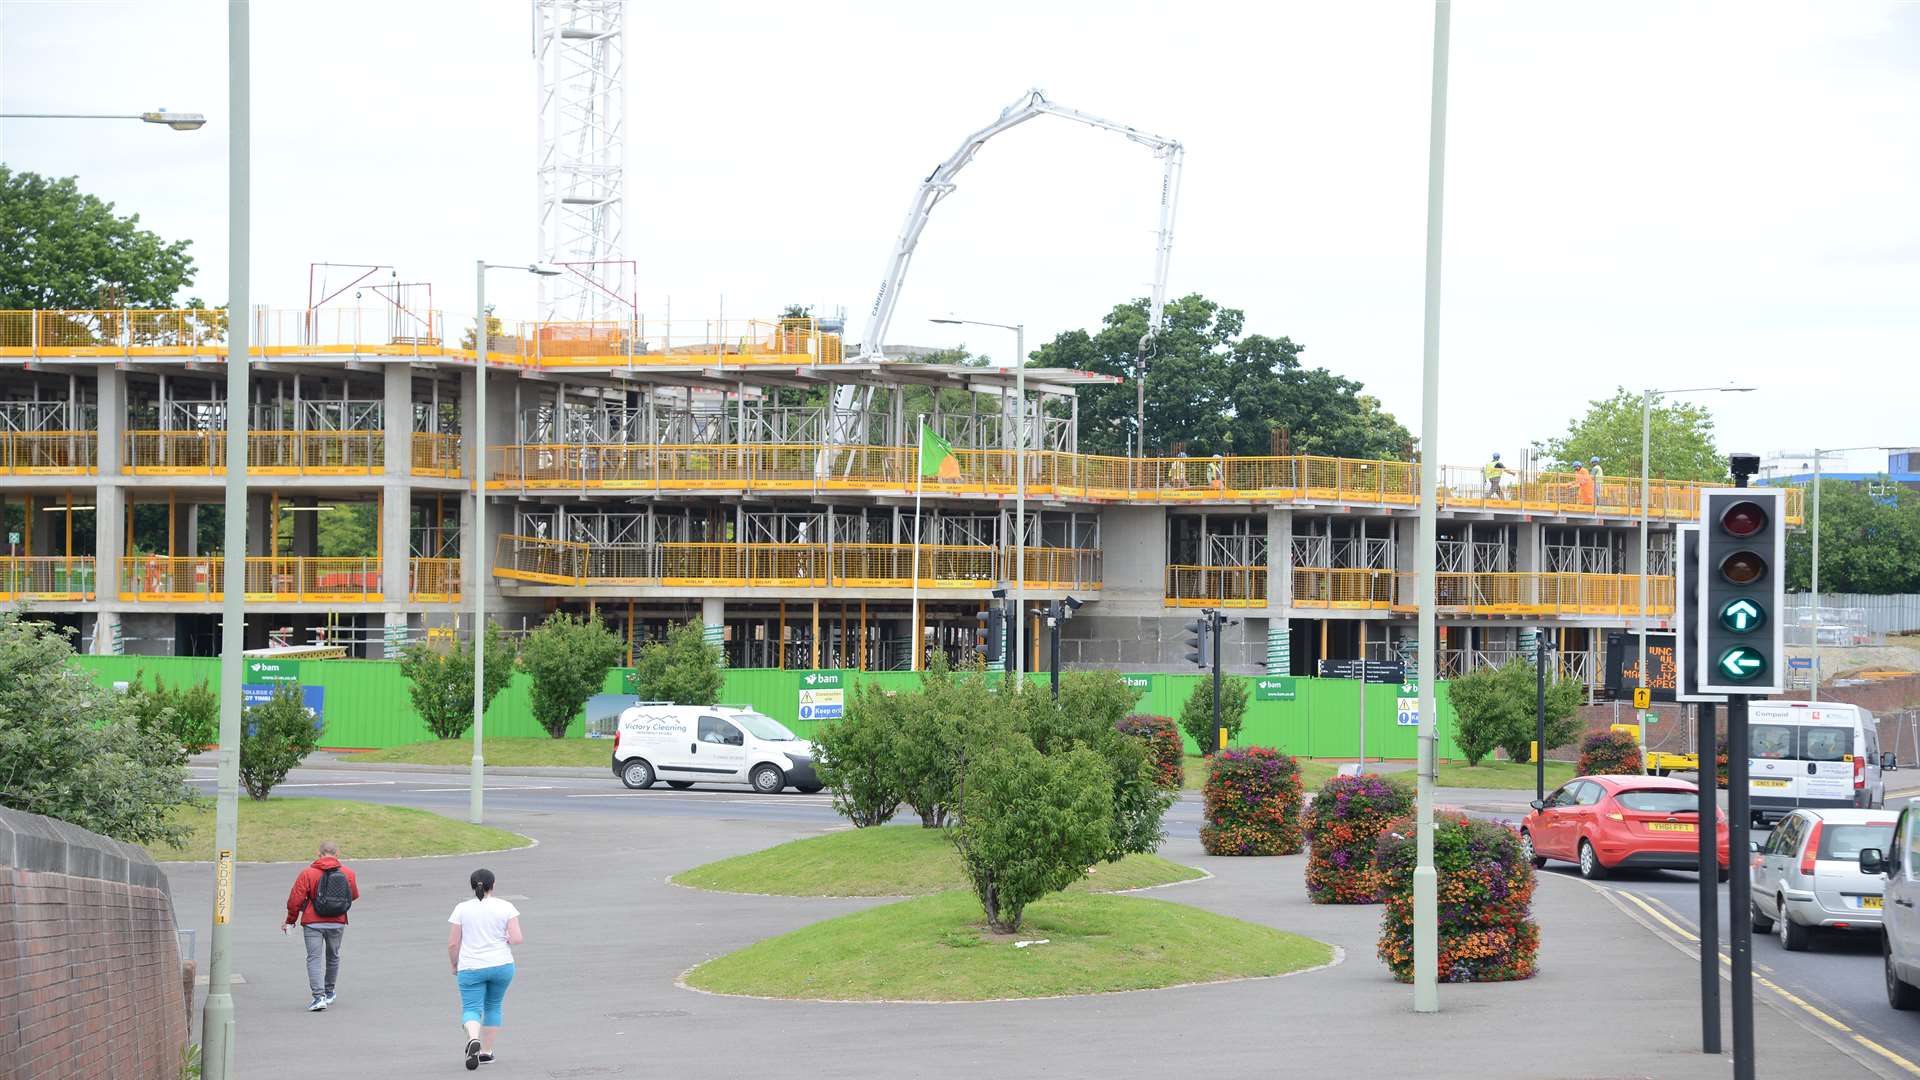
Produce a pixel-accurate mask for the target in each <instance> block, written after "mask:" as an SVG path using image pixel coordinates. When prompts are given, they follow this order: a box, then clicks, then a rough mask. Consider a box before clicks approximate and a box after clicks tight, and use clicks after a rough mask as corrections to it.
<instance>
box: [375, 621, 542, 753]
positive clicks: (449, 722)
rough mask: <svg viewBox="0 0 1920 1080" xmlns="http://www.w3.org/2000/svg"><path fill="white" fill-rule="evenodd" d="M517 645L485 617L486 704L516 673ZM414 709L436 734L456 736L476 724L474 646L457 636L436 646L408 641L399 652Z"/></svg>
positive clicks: (463, 733)
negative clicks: (446, 644) (450, 642)
mask: <svg viewBox="0 0 1920 1080" xmlns="http://www.w3.org/2000/svg"><path fill="white" fill-rule="evenodd" d="M514 652H515V650H514V645H513V642H512V640H510V639H509V638H508V637H507V636H506V635H505V634H504V633H502V632H501V630H500V627H499V625H498V624H497V623H494V622H493V621H491V620H489V621H488V622H487V668H486V673H485V676H484V677H485V679H486V684H487V685H486V687H485V688H484V689H485V691H486V695H487V707H488V708H492V707H493V699H494V698H497V697H499V696H500V691H502V690H505V689H506V688H507V683H508V682H510V681H511V680H512V679H513V664H514ZM400 674H402V675H404V676H406V679H407V694H408V696H409V697H410V698H411V699H412V700H413V711H414V712H417V713H419V714H420V719H421V720H422V721H424V722H425V723H426V725H427V730H428V731H431V732H433V737H434V738H436V739H457V738H459V737H460V736H462V735H465V734H466V733H467V729H468V728H469V727H472V726H473V646H472V645H470V644H467V643H466V642H455V643H454V645H453V646H452V647H451V648H445V649H442V648H436V647H434V646H433V645H431V644H429V643H427V642H420V643H417V644H415V645H412V646H409V647H408V648H407V650H406V652H405V653H403V654H402V655H401V657H400Z"/></svg>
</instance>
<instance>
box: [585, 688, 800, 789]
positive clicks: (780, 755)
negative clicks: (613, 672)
mask: <svg viewBox="0 0 1920 1080" xmlns="http://www.w3.org/2000/svg"><path fill="white" fill-rule="evenodd" d="M613 775H615V776H617V777H619V778H620V782H621V783H623V784H625V785H627V786H628V787H630V788H635V789H639V788H650V787H652V786H653V782H654V781H655V780H665V781H666V782H667V786H668V787H670V788H689V787H692V786H693V785H694V784H696V783H699V784H750V785H752V786H753V790H755V791H758V792H760V793H761V794H763V795H773V794H776V793H778V792H779V791H780V790H781V789H782V788H786V787H795V788H798V789H800V790H801V791H804V792H807V793H809V794H811V793H813V792H816V791H819V790H820V787H821V785H820V778H819V777H818V776H817V775H815V773H814V771H813V744H812V743H810V742H808V741H807V740H805V739H802V738H801V737H799V736H798V735H795V734H794V733H793V732H791V731H788V730H787V728H786V726H785V725H783V724H781V723H780V722H779V721H778V720H775V719H773V718H772V717H770V716H767V715H765V714H763V713H757V712H754V711H753V710H752V709H748V708H742V707H740V706H736V705H656V704H651V703H641V704H636V705H632V706H629V707H628V708H626V709H625V710H623V711H622V712H621V713H620V724H619V727H618V728H617V729H616V730H615V732H614V736H613Z"/></svg>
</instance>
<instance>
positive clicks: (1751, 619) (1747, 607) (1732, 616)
mask: <svg viewBox="0 0 1920 1080" xmlns="http://www.w3.org/2000/svg"><path fill="white" fill-rule="evenodd" d="M1766 621H1767V613H1766V612H1765V611H1764V610H1762V609H1761V607H1760V605H1759V604H1756V603H1754V602H1753V601H1751V600H1749V599H1747V598H1746V597H1744V596H1742V597H1740V598H1738V599H1736V600H1733V601H1731V602H1729V603H1728V604H1727V605H1726V606H1725V607H1723V608H1721V609H1720V625H1721V626H1724V627H1726V628H1727V629H1729V630H1731V631H1733V632H1734V633H1736V634H1745V633H1748V632H1749V631H1752V630H1757V629H1759V628H1760V625H1761V624H1762V623H1764V622H1766Z"/></svg>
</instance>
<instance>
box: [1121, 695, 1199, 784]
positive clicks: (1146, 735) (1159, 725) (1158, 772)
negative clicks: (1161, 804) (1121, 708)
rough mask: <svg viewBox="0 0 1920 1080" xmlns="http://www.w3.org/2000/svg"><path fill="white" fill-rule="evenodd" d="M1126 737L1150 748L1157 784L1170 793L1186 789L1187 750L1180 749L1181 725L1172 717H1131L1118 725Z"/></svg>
mask: <svg viewBox="0 0 1920 1080" xmlns="http://www.w3.org/2000/svg"><path fill="white" fill-rule="evenodd" d="M1114 728H1115V729H1116V730H1118V731H1119V732H1120V734H1122V735H1132V736H1133V737H1135V738H1137V739H1143V740H1145V741H1146V744H1147V757H1148V758H1149V760H1150V761H1151V762H1152V765H1153V782H1154V783H1155V784H1158V785H1159V786H1160V787H1163V788H1166V789H1167V790H1169V791H1178V790H1180V788H1182V787H1183V786H1185V784H1186V779H1187V774H1186V749H1185V748H1184V747H1183V746H1181V745H1180V725H1178V724H1177V723H1175V722H1174V719H1173V717H1171V716H1153V715H1150V714H1147V713H1131V714H1129V715H1127V716H1123V717H1121V718H1120V719H1119V721H1118V722H1116V723H1115V724H1114Z"/></svg>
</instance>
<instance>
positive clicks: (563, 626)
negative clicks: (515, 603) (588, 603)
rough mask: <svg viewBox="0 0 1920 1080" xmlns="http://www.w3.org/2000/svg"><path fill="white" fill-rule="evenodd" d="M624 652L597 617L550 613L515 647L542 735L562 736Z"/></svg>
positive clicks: (622, 646) (598, 689)
mask: <svg viewBox="0 0 1920 1080" xmlns="http://www.w3.org/2000/svg"><path fill="white" fill-rule="evenodd" d="M625 652H626V645H625V643H624V642H622V641H621V640H620V639H619V638H617V637H615V636H614V635H613V633H612V632H611V631H609V630H608V629H607V627H606V624H605V623H603V622H601V621H600V617H599V616H598V615H595V616H593V617H592V618H587V619H583V618H580V617H578V616H575V615H570V614H568V613H566V612H564V611H556V612H554V613H553V614H552V615H549V616H547V621H546V622H543V623H541V624H540V627H539V629H537V630H535V631H534V632H533V633H531V634H528V635H527V640H526V641H525V642H524V643H523V644H522V645H521V646H520V663H521V665H522V666H523V667H525V668H526V669H527V673H528V674H530V675H532V676H533V693H532V699H533V700H532V704H533V718H534V719H535V720H537V721H539V722H540V726H541V727H543V728H545V729H546V731H547V734H548V735H551V736H553V737H554V738H556V739H562V738H565V737H566V734H567V725H569V724H571V723H573V718H574V717H575V716H577V715H579V713H580V707H581V706H583V705H585V704H586V703H587V699H588V698H590V697H592V696H593V695H594V694H596V693H599V691H600V686H601V684H602V683H604V682H606V678H607V670H608V669H609V668H611V667H613V665H614V664H615V663H616V662H617V661H618V660H619V659H620V657H621V655H622V654H623V653H625ZM702 704H711V703H710V702H703V703H702Z"/></svg>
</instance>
